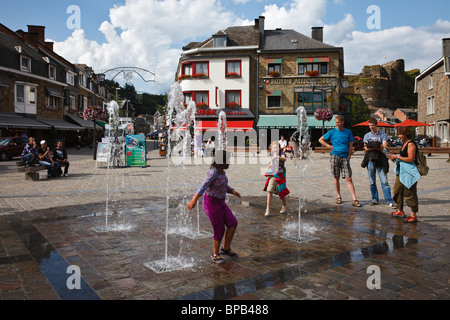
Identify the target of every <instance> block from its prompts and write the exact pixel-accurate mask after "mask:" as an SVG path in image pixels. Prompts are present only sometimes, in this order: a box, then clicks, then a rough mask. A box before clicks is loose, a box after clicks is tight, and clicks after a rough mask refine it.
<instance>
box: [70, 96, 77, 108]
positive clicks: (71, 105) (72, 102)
mask: <svg viewBox="0 0 450 320" xmlns="http://www.w3.org/2000/svg"><path fill="white" fill-rule="evenodd" d="M69 110H76V107H75V97H74V96H69Z"/></svg>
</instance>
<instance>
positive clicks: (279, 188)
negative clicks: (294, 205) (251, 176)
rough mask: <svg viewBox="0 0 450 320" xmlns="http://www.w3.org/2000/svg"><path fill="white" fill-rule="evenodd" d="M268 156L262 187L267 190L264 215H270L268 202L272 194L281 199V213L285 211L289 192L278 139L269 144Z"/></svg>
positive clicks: (282, 154)
mask: <svg viewBox="0 0 450 320" xmlns="http://www.w3.org/2000/svg"><path fill="white" fill-rule="evenodd" d="M270 157H271V163H270V164H269V166H268V167H267V170H266V172H265V174H264V175H265V176H266V177H268V178H267V181H266V184H265V186H264V189H263V190H264V191H267V207H266V213H265V214H264V215H265V216H266V217H268V216H269V215H270V203H271V202H272V197H273V194H277V195H278V196H279V197H280V199H281V202H282V206H281V210H280V213H281V214H283V213H285V212H286V207H287V203H286V198H285V197H286V196H287V195H288V194H289V189H288V188H287V187H286V168H285V166H284V162H285V161H286V155H285V154H284V152H282V151H280V146H279V144H278V141H274V142H272V143H271V144H270Z"/></svg>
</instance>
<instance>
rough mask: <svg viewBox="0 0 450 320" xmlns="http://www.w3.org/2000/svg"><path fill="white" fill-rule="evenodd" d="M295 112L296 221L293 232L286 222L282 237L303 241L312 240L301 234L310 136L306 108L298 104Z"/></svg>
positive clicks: (304, 211) (304, 210)
mask: <svg viewBox="0 0 450 320" xmlns="http://www.w3.org/2000/svg"><path fill="white" fill-rule="evenodd" d="M296 113H297V131H296V132H294V134H293V137H294V142H295V143H294V158H295V160H294V164H295V166H296V167H297V169H298V171H299V194H298V221H297V230H296V231H297V232H296V233H295V232H294V230H293V229H292V224H287V225H286V228H285V232H284V233H283V234H284V236H283V238H286V239H289V240H293V241H297V242H304V241H309V240H313V239H314V238H310V237H308V236H305V235H303V234H302V213H303V214H305V213H306V212H307V208H306V197H305V192H304V190H305V187H306V184H305V181H306V179H305V177H306V169H307V168H308V166H309V161H310V158H311V157H310V156H311V152H312V149H311V138H310V134H309V130H308V117H307V115H306V110H305V108H304V107H303V106H299V107H298V108H297V110H296ZM303 231H304V230H303Z"/></svg>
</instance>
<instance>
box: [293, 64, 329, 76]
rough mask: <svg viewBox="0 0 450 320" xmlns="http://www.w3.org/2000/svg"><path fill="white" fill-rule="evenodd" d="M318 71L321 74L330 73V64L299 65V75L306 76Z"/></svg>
mask: <svg viewBox="0 0 450 320" xmlns="http://www.w3.org/2000/svg"><path fill="white" fill-rule="evenodd" d="M313 70H315V71H318V72H319V73H320V74H327V73H328V63H327V62H320V63H299V64H298V74H305V73H306V72H307V71H313Z"/></svg>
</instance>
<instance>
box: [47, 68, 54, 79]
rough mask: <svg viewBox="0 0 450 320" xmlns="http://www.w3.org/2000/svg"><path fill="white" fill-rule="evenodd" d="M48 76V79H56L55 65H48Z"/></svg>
mask: <svg viewBox="0 0 450 320" xmlns="http://www.w3.org/2000/svg"><path fill="white" fill-rule="evenodd" d="M48 77H49V78H50V79H53V80H56V67H55V66H48Z"/></svg>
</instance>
